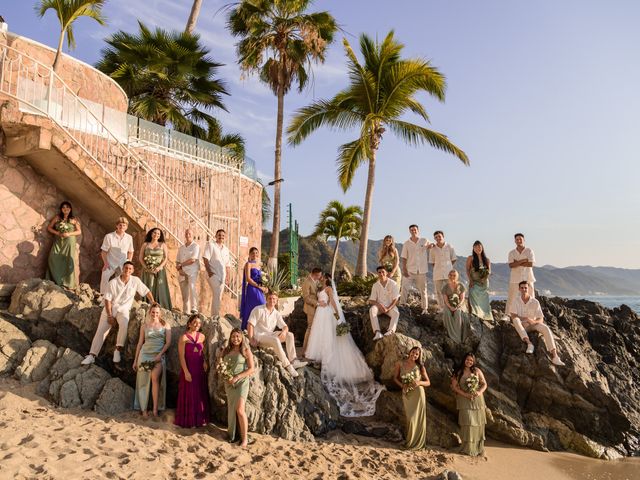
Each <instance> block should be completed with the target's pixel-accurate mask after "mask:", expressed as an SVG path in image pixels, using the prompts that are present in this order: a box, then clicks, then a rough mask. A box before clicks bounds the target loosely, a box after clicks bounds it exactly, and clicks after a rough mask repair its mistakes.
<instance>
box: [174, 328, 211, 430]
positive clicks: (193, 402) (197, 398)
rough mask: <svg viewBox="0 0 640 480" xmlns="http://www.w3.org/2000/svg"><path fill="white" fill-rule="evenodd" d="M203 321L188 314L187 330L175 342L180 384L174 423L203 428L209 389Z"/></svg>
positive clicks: (207, 407) (185, 426)
mask: <svg viewBox="0 0 640 480" xmlns="http://www.w3.org/2000/svg"><path fill="white" fill-rule="evenodd" d="M201 325H202V322H201V321H200V317H199V316H198V315H191V316H190V317H189V320H188V321H187V331H186V332H185V333H184V335H182V336H181V337H180V341H179V342H178V357H179V358H180V367H181V370H180V383H179V384H178V405H177V407H176V418H175V421H174V423H175V424H176V425H178V426H180V427H184V428H192V427H203V426H205V425H206V424H207V423H209V390H208V388H207V374H206V372H207V368H208V367H207V360H206V359H207V354H206V352H205V345H206V343H205V337H204V335H203V334H202V333H200V331H199V330H200V326H201Z"/></svg>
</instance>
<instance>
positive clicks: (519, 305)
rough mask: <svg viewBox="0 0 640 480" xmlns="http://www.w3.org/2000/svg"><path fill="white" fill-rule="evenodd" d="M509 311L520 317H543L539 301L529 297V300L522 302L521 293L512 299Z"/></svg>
mask: <svg viewBox="0 0 640 480" xmlns="http://www.w3.org/2000/svg"><path fill="white" fill-rule="evenodd" d="M509 313H515V314H516V315H517V316H518V317H520V318H524V317H526V318H532V319H533V318H543V315H542V307H540V302H539V301H538V300H537V299H536V298H533V297H529V301H528V302H527V303H524V302H523V301H522V295H518V298H516V299H515V300H514V301H513V304H512V306H511V312H509Z"/></svg>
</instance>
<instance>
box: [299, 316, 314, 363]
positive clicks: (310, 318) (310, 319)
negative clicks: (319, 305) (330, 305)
mask: <svg viewBox="0 0 640 480" xmlns="http://www.w3.org/2000/svg"><path fill="white" fill-rule="evenodd" d="M305 314H306V315H307V330H306V331H305V332H304V342H302V351H303V352H305V353H306V352H307V343H308V342H309V334H310V333H311V326H312V325H313V318H314V317H315V312H314V313H309V312H305Z"/></svg>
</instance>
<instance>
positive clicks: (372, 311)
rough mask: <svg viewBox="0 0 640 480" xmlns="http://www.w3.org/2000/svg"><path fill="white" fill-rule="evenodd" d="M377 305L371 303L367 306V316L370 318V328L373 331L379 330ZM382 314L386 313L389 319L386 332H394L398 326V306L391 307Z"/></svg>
mask: <svg viewBox="0 0 640 480" xmlns="http://www.w3.org/2000/svg"><path fill="white" fill-rule="evenodd" d="M378 315H379V314H378V307H377V306H375V305H371V308H369V318H370V319H371V328H372V329H373V333H376V332H379V331H380V322H379V320H378ZM382 315H388V316H389V318H390V319H391V321H390V322H389V328H387V332H395V331H396V328H397V327H398V319H399V318H400V312H399V311H398V307H393V308H392V309H391V310H389V311H388V312H387V313H383V314H382Z"/></svg>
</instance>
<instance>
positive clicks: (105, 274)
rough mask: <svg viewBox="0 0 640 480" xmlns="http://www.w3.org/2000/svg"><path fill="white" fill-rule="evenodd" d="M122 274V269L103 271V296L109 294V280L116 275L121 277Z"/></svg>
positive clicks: (101, 283)
mask: <svg viewBox="0 0 640 480" xmlns="http://www.w3.org/2000/svg"><path fill="white" fill-rule="evenodd" d="M121 272H122V269H121V268H120V267H115V268H107V269H106V270H103V271H102V274H101V275H100V293H101V294H103V295H104V294H105V293H107V287H108V286H109V280H111V279H112V278H113V277H114V276H116V275H120V273H121Z"/></svg>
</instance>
